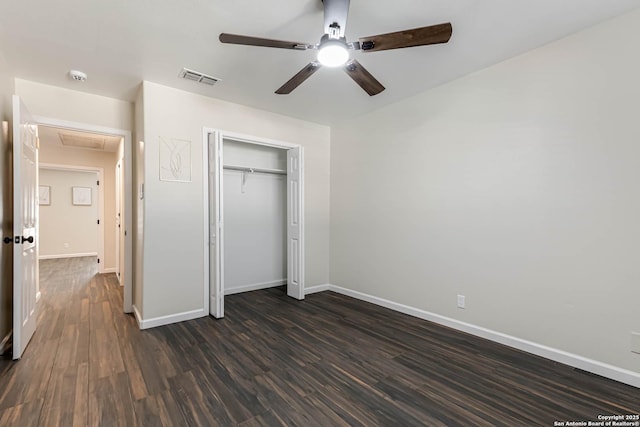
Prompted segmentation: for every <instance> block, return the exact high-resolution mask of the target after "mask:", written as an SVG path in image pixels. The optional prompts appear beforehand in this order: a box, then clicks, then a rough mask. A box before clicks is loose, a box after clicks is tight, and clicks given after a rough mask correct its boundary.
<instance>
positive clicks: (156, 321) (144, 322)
mask: <svg viewBox="0 0 640 427" xmlns="http://www.w3.org/2000/svg"><path fill="white" fill-rule="evenodd" d="M133 308H134V311H135V313H136V320H137V321H138V326H139V327H140V329H149V328H156V327H158V326H164V325H170V324H172V323H178V322H184V321H185V320H193V319H199V318H200V317H206V316H208V315H209V313H208V312H206V311H204V310H203V309H201V308H200V309H198V310H192V311H185V312H184V313H176V314H170V315H168V316H160V317H153V318H151V319H142V318H141V317H142V316H140V313H139V312H138V309H137V308H136V306H133Z"/></svg>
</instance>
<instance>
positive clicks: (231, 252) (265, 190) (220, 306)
mask: <svg viewBox="0 0 640 427" xmlns="http://www.w3.org/2000/svg"><path fill="white" fill-rule="evenodd" d="M206 137H207V139H208V147H209V164H208V166H209V167H208V169H209V180H208V193H209V204H208V205H209V206H208V219H209V224H208V227H209V230H210V233H209V234H210V236H209V248H208V249H209V251H208V252H209V256H208V261H209V299H210V301H209V312H210V314H211V315H213V316H214V317H217V318H221V317H223V316H224V296H225V295H231V294H236V293H241V292H248V291H253V290H258V289H266V288H272V287H280V286H285V287H286V290H287V295H289V296H290V297H293V298H296V299H300V300H301V299H304V227H303V218H304V215H303V201H304V197H303V191H304V186H303V161H302V160H303V159H302V147H300V146H299V145H295V144H289V143H284V142H278V141H271V140H265V139H261V138H255V137H246V136H241V135H236V134H230V133H226V132H219V131H212V132H209V133H207V134H206Z"/></svg>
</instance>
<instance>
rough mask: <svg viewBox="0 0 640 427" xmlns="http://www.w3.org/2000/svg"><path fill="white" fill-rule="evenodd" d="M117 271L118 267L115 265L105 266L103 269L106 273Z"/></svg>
mask: <svg viewBox="0 0 640 427" xmlns="http://www.w3.org/2000/svg"><path fill="white" fill-rule="evenodd" d="M115 272H116V268H115V267H109V268H104V269H102V273H103V274H106V273H115Z"/></svg>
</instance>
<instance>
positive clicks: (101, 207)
mask: <svg viewBox="0 0 640 427" xmlns="http://www.w3.org/2000/svg"><path fill="white" fill-rule="evenodd" d="M45 144H46V143H45ZM40 145H42V142H41V143H40ZM40 169H48V170H58V171H72V172H90V173H95V174H96V175H97V176H98V181H99V182H100V184H99V185H98V186H97V187H98V218H96V219H99V220H100V222H99V223H98V224H97V225H98V242H97V246H98V259H99V260H101V262H100V264H98V273H104V272H105V271H104V259H105V255H104V169H103V168H98V167H93V166H76V165H60V164H55V163H39V164H38V175H39V174H40ZM39 181H40V178H38V182H39ZM38 210H40V206H38ZM38 215H39V212H38ZM38 226H40V224H39V223H38ZM39 232H40V230H38V233H39ZM56 258H57V257H56ZM41 259H46V258H42V257H40V256H38V261H40V260H41Z"/></svg>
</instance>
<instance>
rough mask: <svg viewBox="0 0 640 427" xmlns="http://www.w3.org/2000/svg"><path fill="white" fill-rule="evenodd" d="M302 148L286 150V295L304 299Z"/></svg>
mask: <svg viewBox="0 0 640 427" xmlns="http://www.w3.org/2000/svg"><path fill="white" fill-rule="evenodd" d="M302 162H303V151H302V147H296V148H292V149H290V150H287V295H289V296H290V297H292V298H296V299H299V300H301V299H304V224H303V221H304V211H303V206H304V200H303V191H302V189H303V184H304V181H303V175H302V170H303V168H302Z"/></svg>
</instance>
